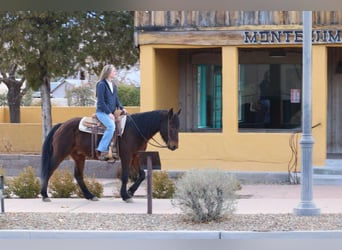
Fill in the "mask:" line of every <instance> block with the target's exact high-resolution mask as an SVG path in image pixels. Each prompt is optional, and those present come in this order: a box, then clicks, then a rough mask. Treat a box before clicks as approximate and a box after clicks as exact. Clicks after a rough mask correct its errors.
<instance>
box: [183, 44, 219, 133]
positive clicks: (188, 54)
mask: <svg viewBox="0 0 342 250" xmlns="http://www.w3.org/2000/svg"><path fill="white" fill-rule="evenodd" d="M178 53H179V54H178V55H179V72H180V74H179V75H180V80H179V83H180V84H179V91H180V92H179V100H180V107H181V108H182V110H184V113H186V114H187V115H186V117H185V118H184V119H181V123H180V129H181V131H183V132H221V131H222V50H221V48H210V49H203V48H202V49H182V50H179V51H178Z"/></svg>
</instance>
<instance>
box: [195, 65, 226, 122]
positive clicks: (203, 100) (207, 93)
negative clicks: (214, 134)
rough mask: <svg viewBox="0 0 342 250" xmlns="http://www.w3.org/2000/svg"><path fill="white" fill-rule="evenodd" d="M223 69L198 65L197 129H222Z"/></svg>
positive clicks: (217, 66) (218, 66)
mask: <svg viewBox="0 0 342 250" xmlns="http://www.w3.org/2000/svg"><path fill="white" fill-rule="evenodd" d="M221 69H222V67H221V66H220V65H212V64H200V65H197V118H198V122H197V128H199V129H200V128H222V72H221Z"/></svg>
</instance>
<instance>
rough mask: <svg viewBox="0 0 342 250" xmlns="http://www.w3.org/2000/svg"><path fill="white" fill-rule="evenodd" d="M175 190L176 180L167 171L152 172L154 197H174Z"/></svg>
mask: <svg viewBox="0 0 342 250" xmlns="http://www.w3.org/2000/svg"><path fill="white" fill-rule="evenodd" d="M174 192H175V182H174V181H173V180H172V179H171V178H170V177H169V174H168V173H167V171H153V172H152V197H153V198H157V199H169V198H172V196H173V194H174Z"/></svg>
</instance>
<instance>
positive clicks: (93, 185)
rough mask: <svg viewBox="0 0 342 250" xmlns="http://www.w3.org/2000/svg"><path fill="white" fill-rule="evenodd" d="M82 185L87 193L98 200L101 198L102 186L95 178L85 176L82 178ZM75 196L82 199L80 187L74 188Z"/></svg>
mask: <svg viewBox="0 0 342 250" xmlns="http://www.w3.org/2000/svg"><path fill="white" fill-rule="evenodd" d="M84 183H85V184H86V185H87V187H88V189H89V191H90V192H91V193H92V194H93V195H95V196H96V197H98V198H101V197H102V196H103V185H102V184H101V183H100V182H99V181H97V180H96V178H95V176H93V177H92V178H89V177H87V176H85V177H84ZM76 195H77V196H78V197H81V198H84V195H83V192H82V190H81V188H80V186H78V185H77V187H76Z"/></svg>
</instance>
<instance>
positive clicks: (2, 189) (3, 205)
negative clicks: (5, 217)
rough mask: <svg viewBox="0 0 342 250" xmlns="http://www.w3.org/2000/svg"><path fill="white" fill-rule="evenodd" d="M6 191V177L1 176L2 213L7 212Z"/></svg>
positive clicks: (0, 198)
mask: <svg viewBox="0 0 342 250" xmlns="http://www.w3.org/2000/svg"><path fill="white" fill-rule="evenodd" d="M4 190H5V183H4V177H3V176H2V175H0V200H1V213H4V212H5V196H4Z"/></svg>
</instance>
